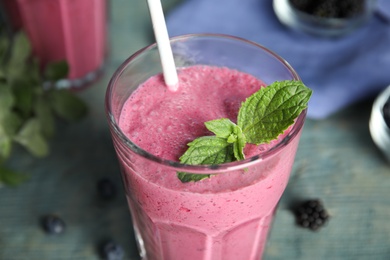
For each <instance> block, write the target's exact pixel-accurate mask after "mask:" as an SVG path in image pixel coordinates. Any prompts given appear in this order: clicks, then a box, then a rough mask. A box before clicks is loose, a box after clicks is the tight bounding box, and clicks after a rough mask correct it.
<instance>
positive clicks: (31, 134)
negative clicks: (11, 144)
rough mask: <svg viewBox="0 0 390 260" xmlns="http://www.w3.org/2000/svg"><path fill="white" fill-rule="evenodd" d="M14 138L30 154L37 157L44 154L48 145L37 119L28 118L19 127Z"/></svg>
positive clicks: (47, 150) (47, 149)
mask: <svg viewBox="0 0 390 260" xmlns="http://www.w3.org/2000/svg"><path fill="white" fill-rule="evenodd" d="M14 140H15V141H16V142H18V143H19V144H21V145H22V146H24V147H25V148H26V149H27V150H28V151H29V152H30V153H31V154H32V155H34V156H37V157H43V156H46V155H47V154H48V152H49V146H48V143H47V141H46V139H45V138H44V137H43V134H42V130H41V128H40V124H39V121H38V119H36V118H32V119H29V120H28V121H27V122H26V123H25V124H24V125H23V126H22V128H21V129H20V131H19V132H18V134H17V135H16V136H15V137H14Z"/></svg>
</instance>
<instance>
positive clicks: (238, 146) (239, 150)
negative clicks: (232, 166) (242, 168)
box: [228, 125, 246, 161]
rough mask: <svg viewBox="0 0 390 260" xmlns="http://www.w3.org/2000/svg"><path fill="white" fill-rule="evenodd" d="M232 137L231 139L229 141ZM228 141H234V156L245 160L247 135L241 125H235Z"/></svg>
mask: <svg viewBox="0 0 390 260" xmlns="http://www.w3.org/2000/svg"><path fill="white" fill-rule="evenodd" d="M229 139H231V141H229ZM228 142H232V143H233V152H234V157H235V158H236V159H237V160H238V161H239V160H244V159H245V155H244V147H245V145H246V137H245V135H244V134H243V132H242V130H241V128H240V127H239V126H237V125H236V126H235V127H234V131H233V133H232V134H231V135H230V138H228Z"/></svg>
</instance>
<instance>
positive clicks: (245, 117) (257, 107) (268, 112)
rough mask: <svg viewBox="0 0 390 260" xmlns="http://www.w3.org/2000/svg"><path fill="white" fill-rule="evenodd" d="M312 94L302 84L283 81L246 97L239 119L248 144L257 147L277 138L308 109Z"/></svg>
mask: <svg viewBox="0 0 390 260" xmlns="http://www.w3.org/2000/svg"><path fill="white" fill-rule="evenodd" d="M311 93H312V91H311V90H310V89H309V88H307V87H306V86H305V85H303V83H302V82H300V81H282V82H274V83H273V84H271V85H270V86H268V87H265V88H261V89H260V90H259V91H258V92H256V93H255V94H253V95H252V96H250V97H249V98H247V100H246V101H245V102H244V103H243V104H242V106H241V108H240V111H239V112H238V120H237V124H238V126H240V127H241V129H242V131H243V133H244V135H245V137H246V140H247V142H248V143H252V144H257V145H258V144H261V143H268V142H270V141H271V140H273V139H276V138H277V137H278V136H279V135H280V134H281V133H283V131H284V130H286V129H287V128H288V127H289V126H290V125H292V124H293V123H294V120H295V118H297V117H298V116H299V114H300V113H301V112H302V111H303V110H304V109H305V108H307V102H308V101H309V99H310V96H311Z"/></svg>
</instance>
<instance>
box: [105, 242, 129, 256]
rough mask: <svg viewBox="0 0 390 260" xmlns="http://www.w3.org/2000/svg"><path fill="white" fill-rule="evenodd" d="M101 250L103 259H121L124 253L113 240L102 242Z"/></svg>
mask: <svg viewBox="0 0 390 260" xmlns="http://www.w3.org/2000/svg"><path fill="white" fill-rule="evenodd" d="M101 251H102V256H103V258H104V259H105V260H122V259H123V257H124V255H125V253H124V251H123V248H122V247H121V246H120V245H119V244H117V243H115V242H114V241H107V242H106V243H104V244H103V245H102V249H101Z"/></svg>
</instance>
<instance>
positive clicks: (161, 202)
mask: <svg viewBox="0 0 390 260" xmlns="http://www.w3.org/2000/svg"><path fill="white" fill-rule="evenodd" d="M178 76H179V82H180V86H179V90H178V91H177V92H174V93H173V92H170V91H168V89H167V87H166V86H165V84H164V81H163V77H162V75H157V76H154V77H152V78H150V79H149V80H147V81H146V82H145V83H144V84H142V85H141V86H140V87H139V88H138V89H137V90H136V91H135V92H134V93H133V94H132V95H131V96H130V98H129V99H128V100H127V102H125V104H124V106H123V108H122V112H121V115H120V120H119V127H120V129H121V131H122V132H123V133H124V134H125V135H126V136H127V137H128V138H129V139H130V140H131V141H133V142H134V143H135V144H136V145H138V146H140V147H141V148H142V149H144V150H146V151H147V152H149V153H151V154H154V155H156V156H158V157H160V158H164V159H168V160H172V161H179V157H180V156H181V155H182V154H183V153H184V152H185V150H186V149H187V143H188V142H190V141H192V140H194V139H195V138H197V137H200V136H204V135H212V133H211V132H209V131H208V130H207V129H206V128H205V126H204V122H206V121H209V120H213V119H219V118H224V117H225V118H226V117H228V118H230V119H231V120H232V121H233V122H236V120H237V113H238V109H239V107H240V105H241V102H243V101H244V100H245V99H246V98H247V97H248V96H250V95H251V94H253V93H254V92H256V91H257V90H259V88H261V87H262V86H264V83H263V82H262V81H261V80H259V79H257V78H255V77H253V76H251V75H248V74H244V73H242V72H238V71H235V70H232V69H228V68H218V67H209V66H200V65H199V66H193V67H188V68H183V69H181V70H179V72H178ZM287 132H288V131H287ZM285 134H286V133H285ZM285 134H284V135H285ZM282 137H283V136H281V137H280V138H279V140H280V139H281V138H282ZM298 140H299V136H298V137H297V138H293V139H292V140H291V142H289V143H288V144H287V145H286V146H285V147H284V148H283V149H280V150H279V151H278V152H275V153H274V154H271V155H270V156H267V157H265V158H264V159H263V160H262V161H261V162H258V163H256V164H253V165H251V166H249V167H247V168H245V169H240V170H233V171H229V172H226V173H222V174H216V175H214V176H212V177H211V178H209V179H204V180H202V181H199V182H189V183H182V182H181V181H180V180H179V179H178V178H177V176H176V173H175V171H172V169H168V168H167V169H164V168H161V167H159V166H158V165H157V164H155V163H153V162H151V161H145V160H144V159H143V158H138V157H131V156H126V155H125V154H124V153H122V151H121V150H120V149H118V150H117V152H118V153H119V154H120V158H122V160H123V162H122V164H121V166H122V171H123V177H124V183H125V186H126V192H127V198H128V202H129V206H130V209H131V214H132V217H133V224H134V225H135V231H136V235H137V237H138V239H139V244H140V248H141V255H144V256H145V259H148V260H154V259H166V260H230V259H231V260H233V259H234V260H238V259H239V260H241V259H243V260H254V259H256V260H259V259H261V256H262V254H263V249H264V246H265V243H266V237H267V233H268V229H269V228H270V225H271V221H272V218H273V214H274V211H275V208H276V205H277V203H278V201H279V199H280V197H281V195H282V193H283V191H284V189H285V187H286V185H287V182H288V179H289V174H290V171H291V167H292V164H293V160H294V156H295V152H296V149H297V145H298ZM277 142H278V140H275V141H273V142H271V143H270V144H267V145H260V146H258V147H257V146H254V145H247V147H246V148H245V151H244V152H245V154H246V158H251V157H252V156H255V155H257V154H261V153H262V152H263V151H265V150H267V149H268V148H269V147H272V146H273V145H274V144H275V143H277ZM145 251H146V252H145Z"/></svg>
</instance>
